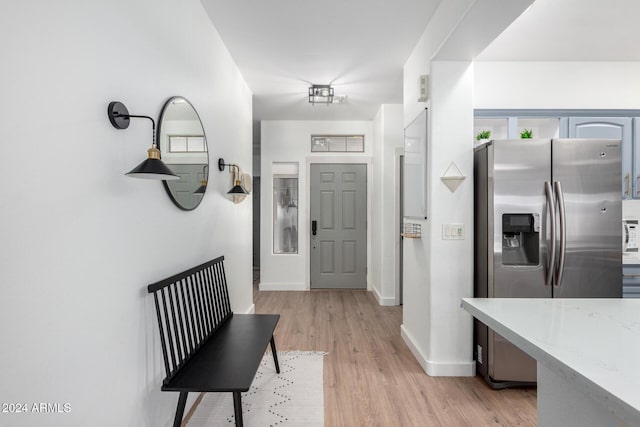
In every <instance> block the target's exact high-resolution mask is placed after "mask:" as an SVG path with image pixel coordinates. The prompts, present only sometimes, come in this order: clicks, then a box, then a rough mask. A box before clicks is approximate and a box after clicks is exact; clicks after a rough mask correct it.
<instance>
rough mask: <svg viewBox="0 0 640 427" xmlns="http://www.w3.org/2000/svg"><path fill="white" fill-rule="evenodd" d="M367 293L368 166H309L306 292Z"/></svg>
mask: <svg viewBox="0 0 640 427" xmlns="http://www.w3.org/2000/svg"><path fill="white" fill-rule="evenodd" d="M366 287H367V165H365V164H312V165H311V288H348V289H354V288H360V289H366Z"/></svg>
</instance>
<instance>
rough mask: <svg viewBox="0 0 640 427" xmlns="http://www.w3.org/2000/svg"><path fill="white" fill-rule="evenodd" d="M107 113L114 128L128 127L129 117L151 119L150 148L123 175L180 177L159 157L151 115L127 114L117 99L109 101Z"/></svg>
mask: <svg viewBox="0 0 640 427" xmlns="http://www.w3.org/2000/svg"><path fill="white" fill-rule="evenodd" d="M107 114H108V116H109V121H110V122H111V124H112V125H113V127H114V128H116V129H126V128H128V127H129V122H130V118H131V117H133V118H142V119H149V120H151V126H152V128H153V139H152V141H153V143H152V144H151V148H149V149H148V150H147V153H148V154H147V159H146V160H145V161H143V162H142V163H140V164H139V165H138V166H136V167H135V168H133V169H131V171H130V172H128V173H126V174H125V175H127V176H130V177H132V178H143V179H161V180H165V181H171V180H177V179H180V177H179V176H178V175H176V174H174V173H173V172H172V171H171V169H169V167H167V165H165V164H164V162H163V161H162V160H161V159H160V150H159V149H158V147H157V146H156V122H155V121H154V120H153V119H152V118H151V117H149V116H138V115H134V114H129V110H127V107H125V106H124V104H123V103H122V102H117V101H113V102H110V103H109V107H107Z"/></svg>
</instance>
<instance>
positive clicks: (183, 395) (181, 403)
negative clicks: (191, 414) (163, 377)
mask: <svg viewBox="0 0 640 427" xmlns="http://www.w3.org/2000/svg"><path fill="white" fill-rule="evenodd" d="M188 394H189V392H186V391H181V392H180V397H179V398H178V408H177V409H176V418H175V419H174V420H173V427H180V425H181V424H182V416H183V415H184V407H185V406H186V405H187V395H188Z"/></svg>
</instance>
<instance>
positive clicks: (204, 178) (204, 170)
mask: <svg viewBox="0 0 640 427" xmlns="http://www.w3.org/2000/svg"><path fill="white" fill-rule="evenodd" d="M208 168H209V165H204V166H203V167H202V180H201V181H200V187H198V189H197V190H196V191H194V193H195V194H204V192H205V191H207V169H208Z"/></svg>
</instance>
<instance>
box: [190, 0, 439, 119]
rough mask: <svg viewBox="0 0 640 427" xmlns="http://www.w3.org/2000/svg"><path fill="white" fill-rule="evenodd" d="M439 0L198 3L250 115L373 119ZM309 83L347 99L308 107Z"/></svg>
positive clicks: (398, 95)
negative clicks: (249, 95) (234, 69)
mask: <svg viewBox="0 0 640 427" xmlns="http://www.w3.org/2000/svg"><path fill="white" fill-rule="evenodd" d="M439 3H440V0H394V1H388V0H323V1H322V2H317V1H311V0H272V1H251V0H234V1H229V0H202V4H203V5H204V7H205V9H206V11H207V13H208V14H209V17H210V18H211V20H212V22H213V24H214V26H215V27H216V29H217V31H218V33H219V34H220V36H221V37H222V40H223V41H224V43H225V45H226V46H227V48H228V49H229V52H230V53H231V56H232V57H233V59H234V60H235V62H236V64H237V65H238V67H239V69H240V72H241V73H242V75H243V76H244V78H245V80H246V82H247V84H248V85H249V88H250V89H251V91H252V92H253V95H254V97H253V115H254V120H371V119H373V117H374V116H375V114H376V112H377V111H378V109H379V108H380V104H383V103H387V104H389V103H391V104H394V103H395V104H398V103H402V68H403V66H404V63H405V62H406V60H407V58H408V57H409V55H410V54H411V51H412V50H413V48H414V47H415V46H416V44H417V42H418V39H419V38H420V36H421V35H422V33H423V32H424V30H425V28H426V26H427V23H428V22H429V19H430V18H431V16H432V15H433V13H434V11H435V9H436V7H437V6H438V4H439ZM311 84H331V85H332V86H333V87H334V90H335V94H336V95H347V97H348V98H347V103H345V104H332V105H329V106H327V105H315V106H313V105H311V104H309V101H308V90H309V86H310V85H311Z"/></svg>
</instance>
